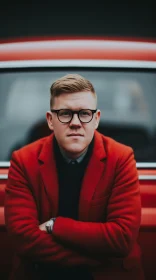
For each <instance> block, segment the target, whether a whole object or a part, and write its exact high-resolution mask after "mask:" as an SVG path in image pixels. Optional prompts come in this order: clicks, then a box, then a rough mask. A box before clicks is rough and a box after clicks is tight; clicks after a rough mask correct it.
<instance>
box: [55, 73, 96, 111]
mask: <svg viewBox="0 0 156 280" xmlns="http://www.w3.org/2000/svg"><path fill="white" fill-rule="evenodd" d="M80 91H83V92H88V91H90V92H91V93H93V95H94V96H95V98H96V100H97V96H96V92H95V89H94V87H93V85H92V83H91V82H90V81H89V80H87V79H86V78H84V77H82V76H81V75H78V74H68V75H65V76H63V77H61V78H60V79H58V80H56V81H55V82H54V83H53V84H52V86H51V87H50V107H51V108H52V107H53V105H54V99H55V97H57V96H59V95H61V94H63V93H76V92H80Z"/></svg>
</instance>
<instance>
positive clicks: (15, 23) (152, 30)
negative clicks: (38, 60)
mask: <svg viewBox="0 0 156 280" xmlns="http://www.w3.org/2000/svg"><path fill="white" fill-rule="evenodd" d="M154 3H155V0H135V1H134V0H126V1H124V0H117V1H116V0H100V1H98V0H97V1H95V0H94V1H93V0H83V1H82V0H75V1H74V0H73V1H71V0H63V1H62V0H55V1H54V0H51V1H50V0H32V1H30V0H28V1H26V0H23V1H19V0H14V1H12V0H1V1H0V38H3V39H9V38H10V37H30V36H41V35H42V36H49V35H56V36H59V35H76V36H78V35H80V36H82V35H85V36H87V35H88V36H89V35H90V36H93V35H102V36H115V37H116V36H125V37H148V38H151V39H152V38H155V37H156V16H155V8H154V6H155V5H154Z"/></svg>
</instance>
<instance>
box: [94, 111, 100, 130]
mask: <svg viewBox="0 0 156 280" xmlns="http://www.w3.org/2000/svg"><path fill="white" fill-rule="evenodd" d="M95 114H96V116H95V129H97V128H98V126H99V122H100V116H101V111H100V110H97V112H96V113H95Z"/></svg>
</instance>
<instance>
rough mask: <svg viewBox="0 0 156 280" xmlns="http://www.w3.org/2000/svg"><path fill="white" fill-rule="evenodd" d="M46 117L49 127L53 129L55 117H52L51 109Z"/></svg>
mask: <svg viewBox="0 0 156 280" xmlns="http://www.w3.org/2000/svg"><path fill="white" fill-rule="evenodd" d="M46 119H47V123H48V126H49V129H50V130H53V118H52V113H51V112H50V111H48V112H47V113H46Z"/></svg>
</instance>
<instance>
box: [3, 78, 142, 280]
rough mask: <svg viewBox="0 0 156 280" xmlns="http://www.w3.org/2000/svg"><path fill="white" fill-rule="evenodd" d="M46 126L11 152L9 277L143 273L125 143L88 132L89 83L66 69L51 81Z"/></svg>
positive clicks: (92, 126) (93, 107) (93, 110)
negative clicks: (34, 138)
mask: <svg viewBox="0 0 156 280" xmlns="http://www.w3.org/2000/svg"><path fill="white" fill-rule="evenodd" d="M50 108H51V110H50V111H49V112H47V114H46V117H47V122H48V126H49V128H50V129H51V130H52V131H53V132H54V133H52V134H51V135H50V136H48V137H45V138H42V139H40V140H38V141H36V142H34V143H32V144H30V145H27V146H25V147H23V148H21V149H20V150H18V151H15V152H14V153H13V155H12V159H11V166H10V170H9V178H8V184H7V188H6V200H5V219H6V225H7V229H8V232H9V234H10V236H11V238H12V242H13V244H14V246H15V251H16V256H15V261H14V265H13V272H12V276H11V279H43V278H44V279H54V280H55V279H63V278H67V279H85V280H87V279H90V280H91V279H97V280H100V279H105V280H108V279H109V280H112V279H116V278H117V279H120V280H122V279H126V280H130V279H133V280H134V279H137V280H138V279H140V280H141V279H143V273H142V269H141V264H140V250H139V246H138V245H137V242H136V240H137V236H138V232H139V227H140V217H141V204H140V192H139V182H138V175H137V170H136V162H135V160H134V154H133V151H132V149H131V148H130V147H127V146H124V145H122V144H120V143H117V142H116V141H114V140H113V139H111V138H109V137H105V136H103V135H101V134H100V133H98V132H97V131H95V130H96V129H97V127H98V124H99V120H100V111H99V110H97V96H96V93H95V90H94V87H93V85H92V84H91V83H90V82H89V81H88V80H86V79H85V78H83V77H81V76H80V75H75V74H73V75H71V74H70V75H66V76H64V77H62V78H60V79H58V80H57V81H55V82H54V83H53V85H52V86H51V99H50Z"/></svg>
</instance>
